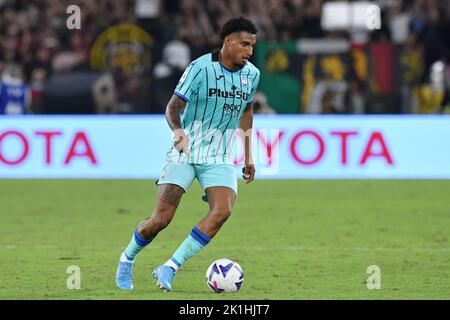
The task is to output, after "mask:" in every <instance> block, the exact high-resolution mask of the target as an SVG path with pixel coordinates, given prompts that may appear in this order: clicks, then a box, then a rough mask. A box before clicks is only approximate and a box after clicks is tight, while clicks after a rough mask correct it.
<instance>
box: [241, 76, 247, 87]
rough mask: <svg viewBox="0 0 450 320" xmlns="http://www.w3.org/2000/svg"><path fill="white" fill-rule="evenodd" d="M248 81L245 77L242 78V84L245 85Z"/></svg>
mask: <svg viewBox="0 0 450 320" xmlns="http://www.w3.org/2000/svg"><path fill="white" fill-rule="evenodd" d="M247 83H248V80H247V77H244V78H242V85H243V86H244V87H245V86H246V85H247Z"/></svg>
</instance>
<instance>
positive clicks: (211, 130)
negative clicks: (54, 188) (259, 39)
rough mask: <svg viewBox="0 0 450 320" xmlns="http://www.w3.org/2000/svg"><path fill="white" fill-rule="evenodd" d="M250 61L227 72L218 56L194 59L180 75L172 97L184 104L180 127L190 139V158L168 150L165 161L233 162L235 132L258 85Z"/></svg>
mask: <svg viewBox="0 0 450 320" xmlns="http://www.w3.org/2000/svg"><path fill="white" fill-rule="evenodd" d="M259 76H260V72H259V70H258V69H257V68H256V67H255V66H254V65H253V64H252V63H250V62H247V63H246V64H245V65H244V66H243V67H242V68H241V69H239V70H235V71H230V70H228V69H227V68H225V67H224V66H223V65H222V64H221V63H220V62H219V53H218V52H214V53H209V54H205V55H203V56H201V57H200V58H198V59H196V60H194V61H193V62H192V63H191V64H190V65H189V66H188V67H187V68H186V70H185V72H184V74H183V75H182V76H181V78H180V81H179V82H178V85H177V86H176V88H175V92H174V94H176V95H177V96H178V97H180V98H181V99H183V100H184V101H186V102H187V105H186V108H185V110H184V113H183V115H182V122H181V125H182V128H183V129H184V131H185V132H186V135H187V136H188V137H189V139H190V151H191V152H190V156H189V157H187V155H186V154H184V153H181V154H180V153H179V152H178V151H177V150H176V149H175V148H173V147H171V148H170V150H169V152H168V154H167V159H168V160H169V161H176V162H181V163H196V164H205V163H233V150H234V142H235V136H236V135H235V132H236V129H237V127H238V126H239V121H240V119H241V117H242V114H243V112H244V109H245V108H246V106H247V104H249V103H251V102H252V100H253V95H254V94H255V91H256V89H257V86H258V83H259Z"/></svg>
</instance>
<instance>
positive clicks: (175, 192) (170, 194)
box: [158, 184, 184, 207]
mask: <svg viewBox="0 0 450 320" xmlns="http://www.w3.org/2000/svg"><path fill="white" fill-rule="evenodd" d="M183 193H184V190H183V188H181V187H179V186H177V185H174V184H163V185H161V186H160V187H159V190H158V199H159V200H161V201H164V202H167V203H169V204H171V205H173V206H174V207H178V204H179V203H180V200H181V197H182V196H183Z"/></svg>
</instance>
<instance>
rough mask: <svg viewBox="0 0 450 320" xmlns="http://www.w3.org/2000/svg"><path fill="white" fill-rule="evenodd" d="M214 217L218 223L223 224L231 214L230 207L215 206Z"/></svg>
mask: <svg viewBox="0 0 450 320" xmlns="http://www.w3.org/2000/svg"><path fill="white" fill-rule="evenodd" d="M211 215H212V217H213V218H214V220H215V221H216V222H217V224H220V225H222V224H223V223H224V222H225V221H227V219H228V218H229V217H230V215H231V208H230V207H215V208H213V210H212V212H211Z"/></svg>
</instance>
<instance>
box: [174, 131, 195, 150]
mask: <svg viewBox="0 0 450 320" xmlns="http://www.w3.org/2000/svg"><path fill="white" fill-rule="evenodd" d="M173 134H174V135H175V137H174V140H173V146H174V148H175V150H177V151H178V152H179V153H185V154H186V155H187V156H189V154H190V153H191V150H190V149H189V145H190V143H189V138H188V136H187V135H186V133H184V130H183V129H176V130H174V131H173Z"/></svg>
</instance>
